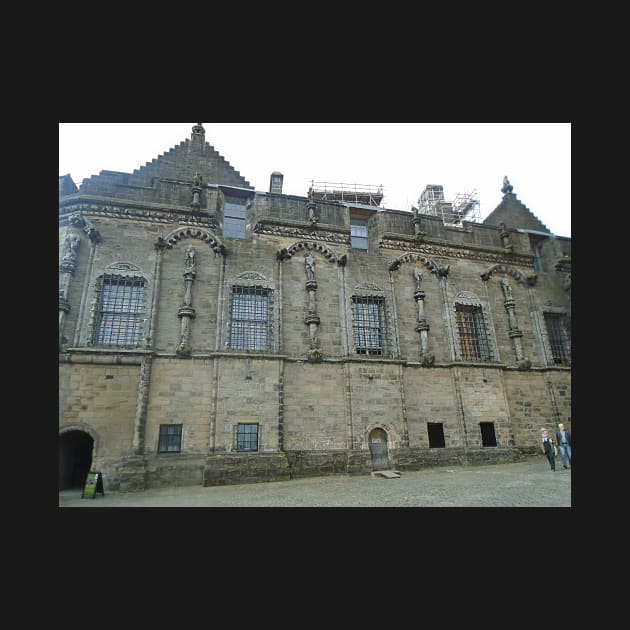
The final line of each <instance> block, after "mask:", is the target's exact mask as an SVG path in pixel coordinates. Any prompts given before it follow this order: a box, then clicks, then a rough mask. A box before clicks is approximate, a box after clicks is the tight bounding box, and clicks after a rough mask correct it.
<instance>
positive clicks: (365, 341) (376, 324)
mask: <svg viewBox="0 0 630 630" xmlns="http://www.w3.org/2000/svg"><path fill="white" fill-rule="evenodd" d="M352 328H353V331H354V345H355V348H356V351H357V354H373V355H382V354H383V298H378V297H353V298H352Z"/></svg>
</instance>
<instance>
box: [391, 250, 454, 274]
mask: <svg viewBox="0 0 630 630" xmlns="http://www.w3.org/2000/svg"><path fill="white" fill-rule="evenodd" d="M414 261H420V262H421V263H422V264H423V265H424V266H425V267H426V268H427V269H428V270H429V271H430V272H431V273H434V274H436V275H438V276H446V275H447V274H448V270H449V267H450V265H446V266H444V267H440V266H439V265H438V264H437V263H436V262H435V261H433V260H431V258H427V257H426V256H422V255H421V254H415V253H413V252H409V253H406V254H403V255H402V256H398V257H397V258H394V260H393V261H392V262H391V264H390V265H389V270H390V271H397V270H398V269H400V267H401V266H402V264H403V263H408V262H414Z"/></svg>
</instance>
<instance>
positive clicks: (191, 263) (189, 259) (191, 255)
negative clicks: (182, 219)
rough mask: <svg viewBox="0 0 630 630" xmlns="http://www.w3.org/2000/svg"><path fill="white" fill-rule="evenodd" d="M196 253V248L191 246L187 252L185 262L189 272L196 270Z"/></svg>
mask: <svg viewBox="0 0 630 630" xmlns="http://www.w3.org/2000/svg"><path fill="white" fill-rule="evenodd" d="M195 253H196V252H195V248H194V247H193V246H192V245H189V246H188V249H187V250H186V260H185V262H184V265H185V266H186V270H187V271H194V269H195Z"/></svg>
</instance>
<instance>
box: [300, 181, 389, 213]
mask: <svg viewBox="0 0 630 630" xmlns="http://www.w3.org/2000/svg"><path fill="white" fill-rule="evenodd" d="M308 196H309V197H311V198H313V199H321V200H323V201H344V202H346V203H356V204H361V205H365V206H375V207H378V206H380V205H381V202H382V201H383V197H384V195H383V186H371V185H369V184H342V183H338V182H316V181H312V182H311V187H310V188H309V191H308Z"/></svg>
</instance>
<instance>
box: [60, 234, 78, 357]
mask: <svg viewBox="0 0 630 630" xmlns="http://www.w3.org/2000/svg"><path fill="white" fill-rule="evenodd" d="M80 245H81V237H80V236H79V235H78V234H75V233H73V232H71V233H69V234H67V235H66V239H65V241H64V244H63V256H62V258H61V264H60V265H59V346H60V347H61V345H62V339H63V324H64V321H65V316H66V314H67V313H69V312H70V303H69V302H68V290H69V288H70V278H71V277H72V276H73V275H74V272H75V271H76V264H77V251H78V249H79V246H80Z"/></svg>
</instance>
